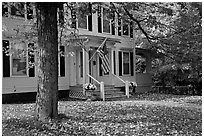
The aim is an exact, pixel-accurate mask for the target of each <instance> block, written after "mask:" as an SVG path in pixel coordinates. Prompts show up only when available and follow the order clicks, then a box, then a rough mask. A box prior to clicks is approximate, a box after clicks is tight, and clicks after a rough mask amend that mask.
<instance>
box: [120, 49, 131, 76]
mask: <svg viewBox="0 0 204 138" xmlns="http://www.w3.org/2000/svg"><path fill="white" fill-rule="evenodd" d="M118 56H119V76H122V75H131V76H134V72H133V68H134V67H133V52H129V51H119V54H118Z"/></svg>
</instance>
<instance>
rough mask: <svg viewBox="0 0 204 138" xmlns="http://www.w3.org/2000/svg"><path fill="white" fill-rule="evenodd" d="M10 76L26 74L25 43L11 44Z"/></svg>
mask: <svg viewBox="0 0 204 138" xmlns="http://www.w3.org/2000/svg"><path fill="white" fill-rule="evenodd" d="M11 51H12V56H11V65H12V66H11V68H12V76H26V75H27V68H26V67H27V58H26V57H27V52H26V51H27V46H26V45H25V43H23V42H22V43H17V44H14V45H12V46H11Z"/></svg>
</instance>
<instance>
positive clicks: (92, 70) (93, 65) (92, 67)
mask: <svg viewBox="0 0 204 138" xmlns="http://www.w3.org/2000/svg"><path fill="white" fill-rule="evenodd" d="M95 52H96V50H93V51H89V59H91V60H90V61H89V74H90V75H91V76H92V77H94V78H95V79H96V80H98V75H97V71H98V70H97V53H95ZM89 82H92V83H94V84H95V83H96V82H95V81H93V80H92V79H90V80H89Z"/></svg>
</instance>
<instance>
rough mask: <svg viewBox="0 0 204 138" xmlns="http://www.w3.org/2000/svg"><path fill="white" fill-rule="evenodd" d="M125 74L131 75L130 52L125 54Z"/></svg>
mask: <svg viewBox="0 0 204 138" xmlns="http://www.w3.org/2000/svg"><path fill="white" fill-rule="evenodd" d="M123 74H124V75H126V74H130V55H129V52H123Z"/></svg>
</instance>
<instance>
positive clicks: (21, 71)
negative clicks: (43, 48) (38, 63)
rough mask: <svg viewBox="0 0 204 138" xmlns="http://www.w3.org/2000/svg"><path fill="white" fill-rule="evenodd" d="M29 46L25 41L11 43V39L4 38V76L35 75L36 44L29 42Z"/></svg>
mask: <svg viewBox="0 0 204 138" xmlns="http://www.w3.org/2000/svg"><path fill="white" fill-rule="evenodd" d="M28 47H29V48H27V45H26V44H25V43H24V42H21V43H17V44H12V45H11V44H10V42H9V41H7V40H3V77H10V76H29V77H35V67H34V62H35V53H34V49H33V48H34V44H33V43H29V44H28ZM8 51H10V52H8Z"/></svg>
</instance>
